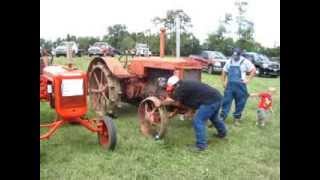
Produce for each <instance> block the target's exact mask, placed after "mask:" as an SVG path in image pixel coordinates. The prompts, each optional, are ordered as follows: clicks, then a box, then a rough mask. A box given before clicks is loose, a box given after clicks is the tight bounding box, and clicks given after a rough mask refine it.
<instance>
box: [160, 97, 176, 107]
mask: <svg viewBox="0 0 320 180" xmlns="http://www.w3.org/2000/svg"><path fill="white" fill-rule="evenodd" d="M174 103H175V101H174V100H173V99H171V98H169V97H167V98H166V99H165V100H163V101H161V104H160V106H166V105H171V104H174Z"/></svg>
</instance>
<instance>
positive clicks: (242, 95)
mask: <svg viewBox="0 0 320 180" xmlns="http://www.w3.org/2000/svg"><path fill="white" fill-rule="evenodd" d="M239 61H240V63H239V65H235V64H233V60H231V62H230V67H229V69H228V83H227V87H226V89H225V90H224V97H223V102H222V111H221V118H222V119H223V120H225V119H226V117H227V115H228V113H229V111H230V107H231V104H232V100H233V99H234V100H235V112H234V113H233V117H234V118H235V119H240V118H241V113H242V111H243V109H244V107H245V105H246V102H247V99H248V97H249V94H248V91H247V86H246V84H245V83H244V82H243V81H242V78H241V69H240V67H241V65H242V63H243V61H244V59H242V60H241V59H240V60H239Z"/></svg>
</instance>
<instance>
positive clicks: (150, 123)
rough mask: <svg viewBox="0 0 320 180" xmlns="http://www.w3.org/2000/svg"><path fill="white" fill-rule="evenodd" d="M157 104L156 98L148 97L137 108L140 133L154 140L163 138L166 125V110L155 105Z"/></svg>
mask: <svg viewBox="0 0 320 180" xmlns="http://www.w3.org/2000/svg"><path fill="white" fill-rule="evenodd" d="M159 103H160V101H159V100H158V99H157V98H155V97H149V98H147V99H145V100H143V101H142V102H141V103H140V105H139V108H138V114H139V122H140V131H141V133H142V134H143V135H145V136H147V137H152V138H154V139H155V140H158V139H161V138H163V137H164V135H165V134H166V130H167V125H168V116H167V111H166V108H165V107H162V106H161V107H159V106H157V105H156V104H159Z"/></svg>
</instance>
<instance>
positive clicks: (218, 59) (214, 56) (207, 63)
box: [189, 51, 228, 74]
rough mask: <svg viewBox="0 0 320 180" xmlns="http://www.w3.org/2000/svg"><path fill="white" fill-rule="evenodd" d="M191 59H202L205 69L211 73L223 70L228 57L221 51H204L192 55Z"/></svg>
mask: <svg viewBox="0 0 320 180" xmlns="http://www.w3.org/2000/svg"><path fill="white" fill-rule="evenodd" d="M189 57H190V58H191V59H194V60H197V61H200V62H201V64H202V67H203V70H204V71H207V72H208V73H210V74H213V73H220V72H222V69H223V66H224V65H225V64H226V62H227V61H228V58H227V57H226V56H225V55H223V54H222V53H221V52H219V51H202V52H201V53H200V54H199V55H190V56H189Z"/></svg>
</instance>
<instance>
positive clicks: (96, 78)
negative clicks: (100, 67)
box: [93, 73, 100, 89]
mask: <svg viewBox="0 0 320 180" xmlns="http://www.w3.org/2000/svg"><path fill="white" fill-rule="evenodd" d="M93 76H94V79H95V80H96V83H97V87H98V89H100V82H99V80H98V77H97V75H96V73H93Z"/></svg>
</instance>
